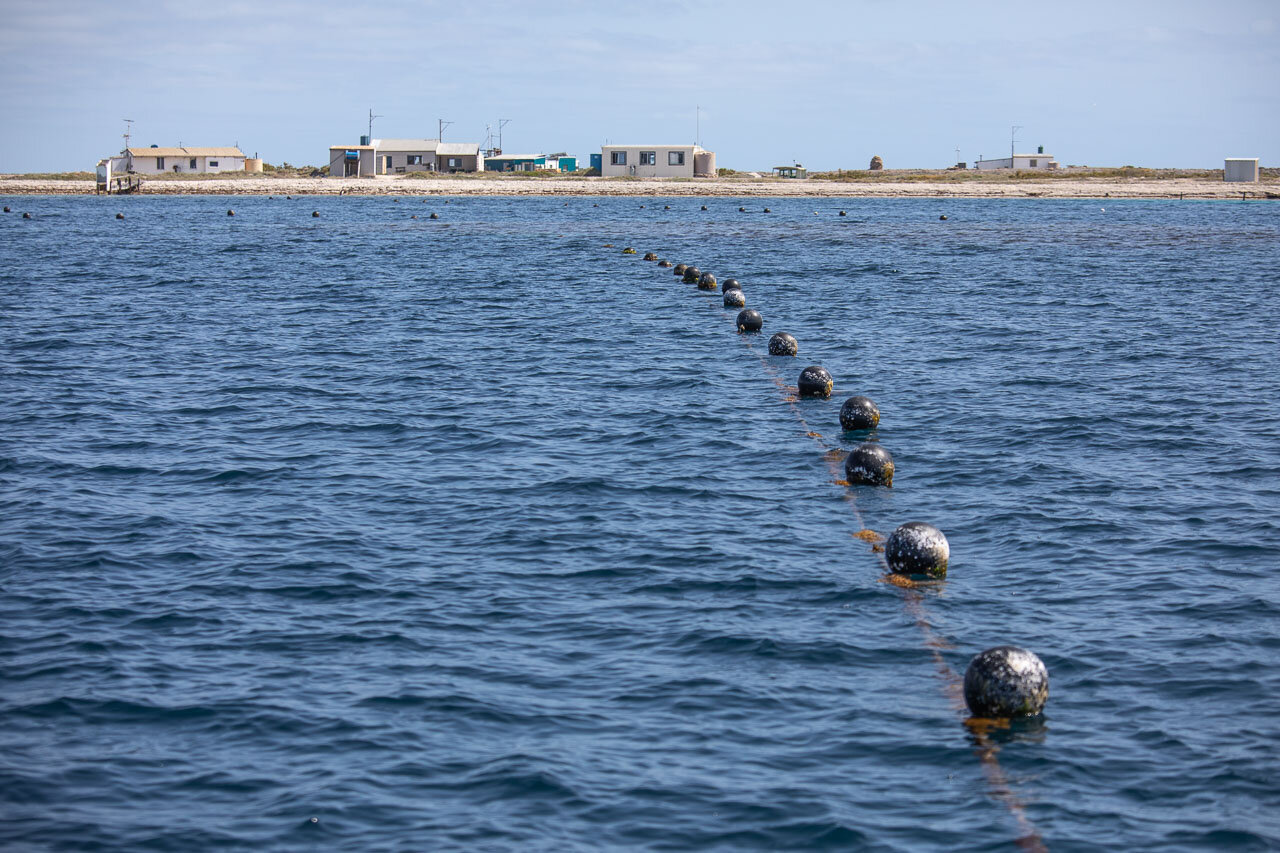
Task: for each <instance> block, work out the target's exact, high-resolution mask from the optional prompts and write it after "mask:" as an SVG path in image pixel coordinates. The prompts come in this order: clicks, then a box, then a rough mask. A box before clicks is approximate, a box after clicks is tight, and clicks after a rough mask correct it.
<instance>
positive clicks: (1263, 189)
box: [0, 173, 1280, 199]
mask: <svg viewBox="0 0 1280 853" xmlns="http://www.w3.org/2000/svg"><path fill="white" fill-rule="evenodd" d="M922 174H923V175H925V176H924V177H920V176H918V175H909V174H897V175H895V174H892V173H886V177H885V179H883V180H877V179H874V178H872V179H865V178H860V179H857V180H848V181H843V180H821V179H809V180H788V179H784V178H771V177H761V178H753V177H743V176H731V177H724V178H696V179H689V178H643V179H637V178H585V177H574V176H565V177H520V176H497V175H492V176H490V175H476V176H456V177H448V176H439V177H430V178H411V177H403V176H378V177H376V178H310V177H276V176H260V175H254V176H246V175H239V176H235V177H225V178H215V177H208V178H199V179H194V178H193V179H187V180H181V179H174V178H169V177H162V178H153V179H144V180H143V183H142V189H141V193H142V194H143V195H396V196H414V195H424V196H425V195H443V196H658V197H662V196H668V197H671V196H729V197H752V196H756V197H765V198H771V197H772V198H777V197H788V196H790V197H800V198H1182V199H1240V198H1256V199H1261V198H1273V199H1280V179H1278V178H1275V177H1266V178H1264V179H1263V180H1262V181H1259V182H1258V183H1252V184H1239V183H1224V182H1223V181H1222V180H1221V178H1219V179H1217V180H1213V179H1209V178H1199V177H1133V178H1123V177H1068V176H1063V177H1054V178H1036V177H1023V178H1019V177H1008V178H1005V179H1003V180H975V179H968V178H958V179H949V178H948V177H947V175H946V173H922ZM913 178H917V179H913ZM93 192H94V182H93V181H92V180H84V179H65V178H47V177H36V176H24V175H0V195H68V194H69V195H75V194H80V195H83V194H90V195H92V194H93Z"/></svg>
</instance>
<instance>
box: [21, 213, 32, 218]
mask: <svg viewBox="0 0 1280 853" xmlns="http://www.w3.org/2000/svg"><path fill="white" fill-rule="evenodd" d="M22 218H23V219H30V218H31V214H30V213H24V214H22Z"/></svg>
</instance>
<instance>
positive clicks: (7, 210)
mask: <svg viewBox="0 0 1280 853" xmlns="http://www.w3.org/2000/svg"><path fill="white" fill-rule="evenodd" d="M702 209H703V210H706V208H705V207H704V208H702ZM4 212H5V213H13V211H12V210H10V209H9V206H8V205H5V207H4Z"/></svg>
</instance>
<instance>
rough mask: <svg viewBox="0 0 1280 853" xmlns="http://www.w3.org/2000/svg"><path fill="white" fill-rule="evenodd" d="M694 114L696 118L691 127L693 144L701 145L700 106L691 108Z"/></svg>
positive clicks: (696, 105)
mask: <svg viewBox="0 0 1280 853" xmlns="http://www.w3.org/2000/svg"><path fill="white" fill-rule="evenodd" d="M693 110H694V114H695V115H696V116H697V117H696V118H695V120H694V125H693V128H694V129H693V144H694V145H698V146H701V145H702V106H701V105H700V104H695V105H694V107H693Z"/></svg>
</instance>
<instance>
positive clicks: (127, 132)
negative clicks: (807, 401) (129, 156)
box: [121, 118, 133, 151]
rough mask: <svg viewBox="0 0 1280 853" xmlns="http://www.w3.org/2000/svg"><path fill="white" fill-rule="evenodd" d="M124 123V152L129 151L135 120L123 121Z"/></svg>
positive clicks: (127, 119)
mask: <svg viewBox="0 0 1280 853" xmlns="http://www.w3.org/2000/svg"><path fill="white" fill-rule="evenodd" d="M121 121H123V122H124V150H126V151H128V150H129V137H131V136H133V119H131V118H126V119H121Z"/></svg>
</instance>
